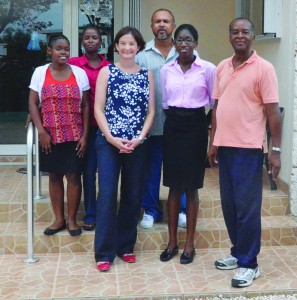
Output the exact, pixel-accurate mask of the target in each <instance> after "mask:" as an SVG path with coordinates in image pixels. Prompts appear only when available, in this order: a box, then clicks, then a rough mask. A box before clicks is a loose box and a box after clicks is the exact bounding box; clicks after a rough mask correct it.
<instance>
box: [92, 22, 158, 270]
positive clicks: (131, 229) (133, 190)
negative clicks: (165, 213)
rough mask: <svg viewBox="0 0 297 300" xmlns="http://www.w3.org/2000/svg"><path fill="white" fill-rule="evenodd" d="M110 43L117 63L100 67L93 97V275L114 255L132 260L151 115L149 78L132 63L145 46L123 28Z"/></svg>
mask: <svg viewBox="0 0 297 300" xmlns="http://www.w3.org/2000/svg"><path fill="white" fill-rule="evenodd" d="M114 43H115V51H116V52H118V54H119V57H120V60H119V62H118V63H115V64H111V65H109V66H106V67H104V68H102V70H101V71H100V73H99V76H98V78H97V84H96V94H95V118H96V120H97V123H98V126H99V130H98V135H97V139H96V149H97V162H98V171H99V194H98V199H97V216H96V218H97V219H96V224H97V226H96V232H95V260H96V263H97V268H98V270H99V271H107V270H109V269H110V265H111V263H112V262H113V261H114V259H115V257H116V256H118V257H120V258H121V259H122V260H123V261H125V262H127V263H134V262H135V261H136V257H135V254H133V249H134V245H135V243H136V238H137V223H138V218H139V214H140V209H141V201H140V196H141V186H142V180H143V170H144V163H145V159H146V142H145V139H146V136H147V134H148V132H149V129H150V127H151V126H152V123H153V118H154V113H155V108H154V80H153V75H152V73H151V72H150V71H148V70H147V69H146V68H143V67H140V66H139V65H137V64H136V63H135V55H136V54H137V53H138V52H139V51H141V50H143V49H144V46H145V42H144V40H143V37H142V35H141V33H140V32H139V31H138V30H137V29H135V28H133V27H129V26H127V27H124V28H122V29H121V30H120V31H119V32H118V33H117V35H116V37H115V41H114ZM120 175H121V188H120V197H119V198H120V203H119V208H117V198H118V195H117V194H118V181H119V177H120Z"/></svg>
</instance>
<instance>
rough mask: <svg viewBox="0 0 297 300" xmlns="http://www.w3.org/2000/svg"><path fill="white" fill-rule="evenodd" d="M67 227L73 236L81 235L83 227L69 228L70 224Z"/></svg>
mask: <svg viewBox="0 0 297 300" xmlns="http://www.w3.org/2000/svg"><path fill="white" fill-rule="evenodd" d="M67 229H68V231H69V234H70V235H71V236H79V235H81V232H82V231H81V228H77V229H71V230H70V229H69V228H68V226H67Z"/></svg>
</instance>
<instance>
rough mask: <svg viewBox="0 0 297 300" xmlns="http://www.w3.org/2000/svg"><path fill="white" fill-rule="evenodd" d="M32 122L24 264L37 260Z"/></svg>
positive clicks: (29, 130) (28, 150) (31, 128)
mask: <svg viewBox="0 0 297 300" xmlns="http://www.w3.org/2000/svg"><path fill="white" fill-rule="evenodd" d="M33 127H34V126H33V124H32V122H30V123H29V125H28V130H27V184H28V207H27V226H28V230H27V231H28V232H27V240H28V249H27V258H24V259H23V262H24V263H34V262H37V261H38V260H39V259H38V258H36V257H34V217H33V135H34V128H33Z"/></svg>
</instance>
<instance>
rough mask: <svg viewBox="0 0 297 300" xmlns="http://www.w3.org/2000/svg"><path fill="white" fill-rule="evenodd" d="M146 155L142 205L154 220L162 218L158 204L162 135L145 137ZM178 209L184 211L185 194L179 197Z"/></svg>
mask: <svg viewBox="0 0 297 300" xmlns="http://www.w3.org/2000/svg"><path fill="white" fill-rule="evenodd" d="M147 147H148V155H147V161H146V167H145V168H146V172H145V179H144V184H143V190H142V195H141V203H142V207H143V208H144V211H145V213H146V214H148V215H150V216H152V217H153V218H154V220H155V221H161V220H162V219H163V212H162V210H161V207H160V205H159V195H160V181H161V170H162V162H163V136H161V135H159V136H151V137H149V138H148V139H147ZM180 211H181V212H184V213H186V195H185V194H183V195H182V197H181V207H180Z"/></svg>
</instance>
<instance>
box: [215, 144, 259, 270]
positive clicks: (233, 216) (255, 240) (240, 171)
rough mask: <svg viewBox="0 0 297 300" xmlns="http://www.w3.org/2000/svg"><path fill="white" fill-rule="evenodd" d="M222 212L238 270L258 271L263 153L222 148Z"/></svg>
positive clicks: (220, 161) (219, 151) (220, 173)
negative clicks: (256, 269) (239, 268)
mask: <svg viewBox="0 0 297 300" xmlns="http://www.w3.org/2000/svg"><path fill="white" fill-rule="evenodd" d="M218 159H219V177H220V193H221V201H222V210H223V214H224V219H225V223H226V227H227V229H228V234H229V237H230V240H231V243H232V248H231V255H233V256H234V257H236V258H237V259H238V266H239V267H243V268H251V269H254V268H256V267H257V266H258V263H257V255H258V254H259V252H260V246H261V206H262V186H263V183H262V170H263V150H262V149H244V148H233V147H219V148H218Z"/></svg>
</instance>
